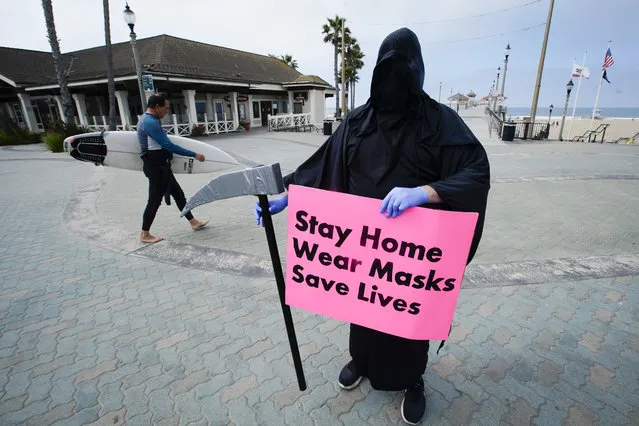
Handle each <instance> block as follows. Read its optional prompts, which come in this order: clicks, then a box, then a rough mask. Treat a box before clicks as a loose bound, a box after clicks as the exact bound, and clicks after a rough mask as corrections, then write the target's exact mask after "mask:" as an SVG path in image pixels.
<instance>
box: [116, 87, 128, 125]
mask: <svg viewBox="0 0 639 426" xmlns="http://www.w3.org/2000/svg"><path fill="white" fill-rule="evenodd" d="M128 96H129V92H127V91H126V90H116V91H115V99H116V100H117V101H118V109H119V110H120V120H121V121H122V125H123V126H125V127H126V126H127V125H128V124H129V98H128Z"/></svg>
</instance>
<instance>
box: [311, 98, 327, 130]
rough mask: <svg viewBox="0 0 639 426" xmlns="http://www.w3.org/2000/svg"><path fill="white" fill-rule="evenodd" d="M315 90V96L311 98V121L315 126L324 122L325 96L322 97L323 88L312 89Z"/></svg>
mask: <svg viewBox="0 0 639 426" xmlns="http://www.w3.org/2000/svg"><path fill="white" fill-rule="evenodd" d="M313 92H315V98H314V100H313V106H312V108H313V109H312V114H311V123H313V124H315V125H316V126H317V125H319V124H322V123H323V122H324V116H325V115H326V98H325V97H324V91H323V90H313Z"/></svg>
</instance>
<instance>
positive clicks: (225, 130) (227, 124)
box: [224, 111, 229, 133]
mask: <svg viewBox="0 0 639 426" xmlns="http://www.w3.org/2000/svg"><path fill="white" fill-rule="evenodd" d="M224 132H226V133H228V132H229V123H228V122H227V121H226V111H224Z"/></svg>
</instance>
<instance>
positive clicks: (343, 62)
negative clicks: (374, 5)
mask: <svg viewBox="0 0 639 426" xmlns="http://www.w3.org/2000/svg"><path fill="white" fill-rule="evenodd" d="M344 22H346V18H342V114H340V115H342V116H343V113H344V109H345V108H344V106H345V105H346V92H345V91H344V83H345V81H344V80H345V79H346V74H345V71H346V70H345V69H344V68H345V64H346V62H345V60H344V43H345V40H346V37H345V35H344Z"/></svg>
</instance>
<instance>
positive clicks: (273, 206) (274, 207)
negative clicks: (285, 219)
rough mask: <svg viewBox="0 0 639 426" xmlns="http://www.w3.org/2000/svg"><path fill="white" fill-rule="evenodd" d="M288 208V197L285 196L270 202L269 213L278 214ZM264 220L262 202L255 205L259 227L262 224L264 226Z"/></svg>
mask: <svg viewBox="0 0 639 426" xmlns="http://www.w3.org/2000/svg"><path fill="white" fill-rule="evenodd" d="M286 206H288V195H284V196H282V197H280V198H276V199H274V200H268V211H269V212H271V214H272V215H273V214H278V213H279V212H281V211H282V210H284V209H285V208H286ZM261 219H262V207H261V206H260V202H259V201H258V202H257V203H255V221H256V222H257V224H258V225H260V222H262V223H261V225H262V226H264V221H262V220H261Z"/></svg>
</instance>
